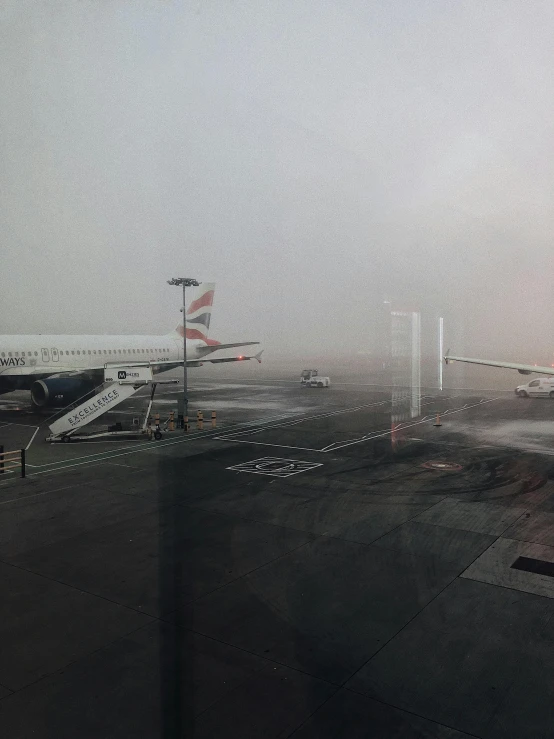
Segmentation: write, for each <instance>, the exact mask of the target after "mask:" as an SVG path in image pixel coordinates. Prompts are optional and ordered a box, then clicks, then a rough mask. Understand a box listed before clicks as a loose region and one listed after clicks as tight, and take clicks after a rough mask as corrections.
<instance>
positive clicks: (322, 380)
mask: <svg viewBox="0 0 554 739" xmlns="http://www.w3.org/2000/svg"><path fill="white" fill-rule="evenodd" d="M300 384H301V385H303V386H304V387H330V385H331V379H330V378H329V377H320V376H319V375H318V374H317V370H316V369H305V370H302V373H301V375H300Z"/></svg>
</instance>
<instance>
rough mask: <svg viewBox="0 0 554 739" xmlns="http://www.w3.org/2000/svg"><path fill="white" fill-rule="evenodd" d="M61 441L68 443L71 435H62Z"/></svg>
mask: <svg viewBox="0 0 554 739" xmlns="http://www.w3.org/2000/svg"><path fill="white" fill-rule="evenodd" d="M62 441H63V443H64V444H70V443H71V436H62Z"/></svg>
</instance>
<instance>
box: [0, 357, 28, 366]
mask: <svg viewBox="0 0 554 739" xmlns="http://www.w3.org/2000/svg"><path fill="white" fill-rule="evenodd" d="M0 367H25V360H24V359H21V357H6V358H2V357H0Z"/></svg>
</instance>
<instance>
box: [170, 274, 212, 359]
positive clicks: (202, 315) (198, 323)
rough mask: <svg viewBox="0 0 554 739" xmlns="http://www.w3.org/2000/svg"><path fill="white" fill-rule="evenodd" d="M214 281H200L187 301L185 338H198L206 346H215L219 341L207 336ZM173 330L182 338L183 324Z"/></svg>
mask: <svg viewBox="0 0 554 739" xmlns="http://www.w3.org/2000/svg"><path fill="white" fill-rule="evenodd" d="M214 292H215V282H201V283H200V285H199V286H198V287H197V289H196V294H195V296H194V298H193V299H192V301H191V302H190V303H189V305H188V307H187V312H186V316H185V319H186V327H187V339H200V340H201V341H203V342H204V343H205V344H206V345H207V346H217V345H218V344H219V341H215V340H214V339H210V338H208V336H209V329H210V320H211V317H212V305H213V301H214ZM175 332H176V333H177V334H178V335H179V336H180V337H181V338H183V335H184V328H183V324H182V323H181V324H179V326H177V328H176V329H175Z"/></svg>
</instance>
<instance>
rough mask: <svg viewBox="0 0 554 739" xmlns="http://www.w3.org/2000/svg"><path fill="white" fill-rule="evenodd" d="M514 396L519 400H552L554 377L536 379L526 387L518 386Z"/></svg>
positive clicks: (553, 396) (553, 395)
mask: <svg viewBox="0 0 554 739" xmlns="http://www.w3.org/2000/svg"><path fill="white" fill-rule="evenodd" d="M515 394H516V395H519V397H520V398H554V377H538V378H537V379H535V380H531V382H528V383H527V384H526V385H518V386H517V387H516V389H515Z"/></svg>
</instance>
